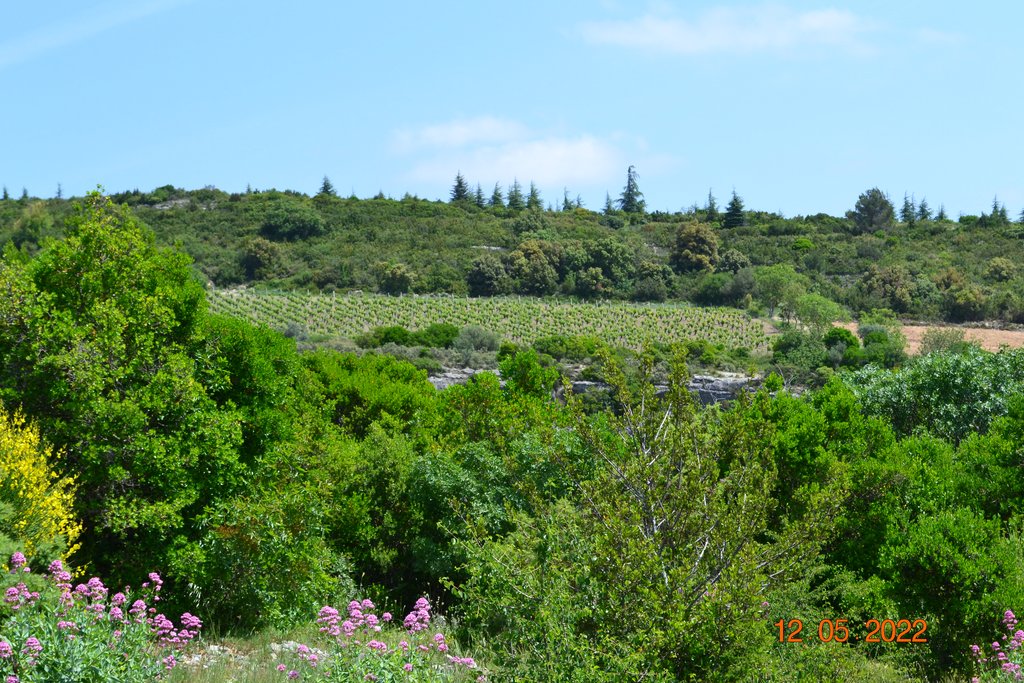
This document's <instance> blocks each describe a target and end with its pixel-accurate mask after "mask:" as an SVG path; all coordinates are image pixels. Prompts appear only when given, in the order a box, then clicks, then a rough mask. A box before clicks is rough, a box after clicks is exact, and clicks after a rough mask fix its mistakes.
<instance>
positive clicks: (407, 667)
mask: <svg viewBox="0 0 1024 683" xmlns="http://www.w3.org/2000/svg"><path fill="white" fill-rule="evenodd" d="M402 668H403V669H405V670H406V671H412V662H406V663H405V664H403V665H402Z"/></svg>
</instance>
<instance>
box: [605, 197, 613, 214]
mask: <svg viewBox="0 0 1024 683" xmlns="http://www.w3.org/2000/svg"><path fill="white" fill-rule="evenodd" d="M613 213H615V205H614V204H612V196H611V195H610V194H608V193H607V192H605V193H604V215H605V216H610V215H612V214H613Z"/></svg>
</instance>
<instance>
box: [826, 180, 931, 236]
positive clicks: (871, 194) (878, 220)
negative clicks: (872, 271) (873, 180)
mask: <svg viewBox="0 0 1024 683" xmlns="http://www.w3.org/2000/svg"><path fill="white" fill-rule="evenodd" d="M940 213H942V212H941V210H940ZM894 216H895V210H894V209H893V206H892V202H890V201H889V198H888V197H886V196H885V194H884V193H883V192H882V191H881V190H879V189H878V188H877V187H873V188H871V189H870V190H868V191H867V192H864V193H863V194H861V195H860V197H858V198H857V204H856V205H855V206H854V208H853V211H847V212H846V217H847V218H848V219H849V220H850V221H851V222H852V223H853V225H854V227H855V228H856V230H857V232H875V231H876V230H883V229H886V228H890V227H892V222H893V218H894Z"/></svg>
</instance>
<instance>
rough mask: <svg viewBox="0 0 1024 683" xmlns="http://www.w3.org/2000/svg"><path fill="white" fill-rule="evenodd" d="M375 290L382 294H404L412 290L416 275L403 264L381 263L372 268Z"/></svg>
mask: <svg viewBox="0 0 1024 683" xmlns="http://www.w3.org/2000/svg"><path fill="white" fill-rule="evenodd" d="M374 271H375V273H376V276H377V289H378V290H379V291H380V292H382V293H383V294H405V293H406V292H409V291H411V290H412V285H413V282H415V281H416V274H415V273H414V272H413V271H412V269H410V268H409V266H407V265H405V264H404V263H391V262H385V261H381V262H379V263H377V264H376V265H375V266H374Z"/></svg>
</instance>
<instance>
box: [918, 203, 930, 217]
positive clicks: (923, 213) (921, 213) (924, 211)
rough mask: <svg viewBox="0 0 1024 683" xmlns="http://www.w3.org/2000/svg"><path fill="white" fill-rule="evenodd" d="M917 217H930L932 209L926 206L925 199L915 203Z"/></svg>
mask: <svg viewBox="0 0 1024 683" xmlns="http://www.w3.org/2000/svg"><path fill="white" fill-rule="evenodd" d="M917 219H918V220H920V221H930V220H931V219H932V209H931V207H930V206H928V200H927V199H922V200H921V203H920V204H918V205H917Z"/></svg>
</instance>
